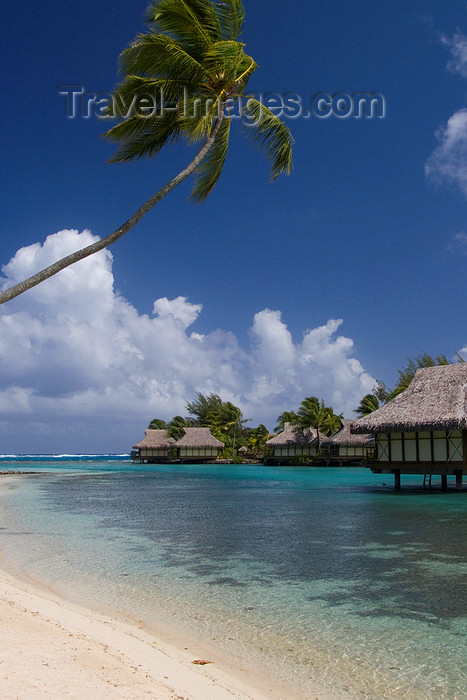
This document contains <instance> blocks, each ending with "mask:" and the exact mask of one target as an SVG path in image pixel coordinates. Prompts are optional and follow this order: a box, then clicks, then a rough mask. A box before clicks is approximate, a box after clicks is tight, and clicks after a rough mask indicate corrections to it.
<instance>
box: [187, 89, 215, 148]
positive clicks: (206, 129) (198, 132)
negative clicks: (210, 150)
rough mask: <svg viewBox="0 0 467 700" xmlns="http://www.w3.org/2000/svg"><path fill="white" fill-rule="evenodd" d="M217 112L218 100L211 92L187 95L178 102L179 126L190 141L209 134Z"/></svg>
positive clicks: (194, 141)
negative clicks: (186, 97)
mask: <svg viewBox="0 0 467 700" xmlns="http://www.w3.org/2000/svg"><path fill="white" fill-rule="evenodd" d="M218 114H219V101H218V99H217V98H216V96H215V95H213V94H211V93H208V94H199V95H196V96H194V97H192V96H188V99H186V100H181V101H180V103H179V120H180V127H181V130H182V131H183V133H184V135H185V136H186V137H187V139H188V141H189V142H190V143H197V142H198V141H202V140H205V139H206V138H207V137H208V136H209V134H210V133H211V129H212V127H213V124H214V120H215V119H216V118H217V116H218Z"/></svg>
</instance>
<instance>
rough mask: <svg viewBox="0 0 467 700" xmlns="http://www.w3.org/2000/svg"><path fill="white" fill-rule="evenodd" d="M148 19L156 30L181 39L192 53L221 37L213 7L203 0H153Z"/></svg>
mask: <svg viewBox="0 0 467 700" xmlns="http://www.w3.org/2000/svg"><path fill="white" fill-rule="evenodd" d="M148 18H149V19H150V21H152V22H154V23H155V25H156V27H157V29H158V30H159V31H162V32H164V33H167V34H169V35H170V36H172V37H174V38H175V39H177V40H179V41H181V42H183V44H185V45H186V47H190V48H191V49H194V50H195V51H196V52H197V51H201V53H202V52H203V50H205V49H206V48H207V47H208V46H209V44H210V43H212V41H213V40H214V41H216V40H217V39H220V38H221V27H220V23H219V20H218V18H217V15H216V13H215V12H214V8H213V7H212V5H211V3H210V2H208V1H207V0H156V2H154V3H153V4H152V5H151V6H150V9H149V12H148Z"/></svg>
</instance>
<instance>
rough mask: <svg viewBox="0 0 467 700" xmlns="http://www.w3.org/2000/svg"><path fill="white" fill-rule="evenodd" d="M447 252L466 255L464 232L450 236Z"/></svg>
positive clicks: (466, 242)
mask: <svg viewBox="0 0 467 700" xmlns="http://www.w3.org/2000/svg"><path fill="white" fill-rule="evenodd" d="M448 250H450V251H451V252H453V253H458V252H461V253H464V255H467V233H465V231H460V233H456V234H455V235H454V236H452V238H451V240H450V242H449V243H448Z"/></svg>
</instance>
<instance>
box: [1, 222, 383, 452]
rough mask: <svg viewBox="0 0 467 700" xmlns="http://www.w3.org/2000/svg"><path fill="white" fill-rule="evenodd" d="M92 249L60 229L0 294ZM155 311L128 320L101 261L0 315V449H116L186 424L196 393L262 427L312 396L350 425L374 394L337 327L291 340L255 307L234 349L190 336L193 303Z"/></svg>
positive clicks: (31, 253) (25, 253) (9, 276)
mask: <svg viewBox="0 0 467 700" xmlns="http://www.w3.org/2000/svg"><path fill="white" fill-rule="evenodd" d="M93 240H95V236H93V235H92V234H91V233H90V232H89V231H83V232H81V233H78V232H77V231H70V230H64V231H60V232H59V233H56V234H54V235H51V236H49V237H48V238H47V239H46V241H45V242H44V244H43V245H39V244H35V245H32V246H28V247H27V248H22V249H21V250H19V251H18V252H17V254H16V255H15V256H14V258H13V259H12V260H11V261H10V262H9V263H8V264H7V265H6V266H5V267H4V268H3V273H4V275H5V278H4V280H2V286H3V287H4V288H5V287H8V286H11V284H14V283H15V282H18V281H20V280H21V279H23V278H24V277H26V276H28V275H30V274H32V273H34V272H35V271H37V270H38V269H39V268H41V267H43V266H46V265H49V264H50V263H51V262H52V261H53V260H55V259H57V258H58V257H63V256H64V255H66V254H68V253H69V252H71V251H72V250H76V249H77V248H80V247H82V246H84V245H88V244H89V243H91V242H92V241H93ZM153 311H154V312H153V315H152V316H149V315H147V314H140V313H138V311H137V310H136V309H135V308H134V307H133V306H132V305H131V304H130V303H129V302H128V301H127V300H126V299H124V298H123V297H122V296H121V295H119V294H118V292H116V291H115V288H114V278H113V273H112V255H111V254H110V252H109V251H101V252H100V253H98V254H96V255H94V256H91V257H89V258H86V259H85V260H82V261H80V262H79V263H76V264H75V265H73V266H71V267H69V268H67V269H66V270H63V271H62V272H60V273H59V274H58V275H56V276H55V277H52V278H50V279H49V280H47V281H46V282H44V283H43V284H41V285H39V286H37V287H35V288H34V289H32V290H30V291H28V292H26V293H25V294H23V295H22V296H20V297H18V298H17V299H15V300H13V301H12V302H10V303H8V304H5V305H4V306H2V307H0V362H1V366H2V371H1V373H0V442H1V444H2V445H3V448H2V450H1V451H2V452H6V451H8V452H11V451H13V452H15V451H16V452H20V451H21V452H24V451H38V452H54V451H57V450H59V451H72V452H73V451H78V452H82V451H126V450H128V449H129V448H131V445H132V443H133V442H136V441H137V440H138V439H140V437H141V436H142V434H143V430H144V428H145V427H146V426H147V424H148V422H149V420H150V419H152V418H155V417H161V418H165V419H168V418H171V417H172V416H173V415H176V414H182V415H184V414H185V413H186V410H185V402H186V401H189V400H192V399H193V398H194V396H195V394H196V392H198V391H200V392H202V393H210V392H215V393H218V394H220V395H221V396H222V398H223V399H224V400H231V401H233V402H234V403H236V404H237V405H239V406H240V407H241V408H242V410H243V412H244V415H245V416H246V417H247V418H251V419H252V423H251V424H252V425H255V424H257V423H259V422H262V423H265V424H266V425H268V427H270V428H272V427H273V426H274V424H275V421H276V418H277V416H278V415H279V413H281V412H282V411H284V410H293V409H296V408H297V407H298V405H299V403H300V401H301V400H302V399H303V398H305V397H306V396H311V395H317V396H320V397H321V396H322V397H323V398H325V400H326V401H327V402H328V403H331V404H332V405H333V406H334V408H335V410H336V411H339V412H340V411H343V412H344V414H346V415H348V416H352V412H353V409H354V407H355V406H356V405H357V404H358V402H359V400H360V399H361V397H362V396H363V395H364V394H366V393H368V392H369V391H371V389H372V388H373V386H374V384H375V380H374V378H373V377H371V376H370V375H369V374H368V373H367V372H365V371H364V369H363V367H362V366H361V364H360V362H359V361H358V360H357V359H356V358H355V357H354V356H353V355H354V345H353V341H352V340H351V339H350V338H347V337H344V336H342V335H338V334H337V331H338V330H339V328H340V326H341V325H342V320H338V319H337V320H334V319H331V320H329V321H328V322H327V323H325V324H324V325H322V326H320V327H318V328H313V329H311V330H306V331H305V332H304V334H303V338H302V339H301V340H300V341H299V342H296V341H294V339H293V338H292V334H291V333H290V331H289V330H288V328H287V325H286V323H285V322H284V320H283V319H282V317H281V313H280V311H277V310H270V309H264V310H262V311H259V312H258V313H256V314H255V316H254V319H253V324H252V327H251V329H250V343H249V344H248V346H247V347H245V348H243V347H241V346H240V345H239V342H238V340H237V338H236V336H235V335H234V334H233V333H231V332H229V331H228V330H216V331H213V332H211V333H207V334H204V335H201V334H199V333H197V332H196V331H192V329H191V326H192V325H193V324H195V323H196V319H197V318H198V316H199V314H200V313H201V311H202V305H201V304H194V303H191V302H189V301H188V300H187V299H186V298H185V297H181V296H179V297H177V298H176V299H172V300H170V299H167V298H166V297H163V298H161V299H157V300H156V301H155V302H154V309H153Z"/></svg>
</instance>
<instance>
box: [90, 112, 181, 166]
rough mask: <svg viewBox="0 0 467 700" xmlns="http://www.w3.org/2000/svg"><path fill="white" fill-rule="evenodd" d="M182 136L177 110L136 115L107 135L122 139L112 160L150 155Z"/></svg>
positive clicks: (111, 139) (123, 160) (111, 137)
mask: <svg viewBox="0 0 467 700" xmlns="http://www.w3.org/2000/svg"><path fill="white" fill-rule="evenodd" d="M179 137H180V124H179V121H178V114H177V112H169V111H167V112H164V113H163V114H162V115H161V114H158V115H156V116H154V117H142V116H134V117H130V118H129V119H126V120H125V121H123V122H121V123H120V124H117V125H116V126H114V127H112V129H110V130H109V131H107V133H106V134H104V138H107V139H108V140H109V141H120V142H121V143H120V146H119V148H118V150H117V151H116V153H114V155H113V156H112V157H111V158H110V160H109V162H110V163H117V162H126V161H129V160H132V159H133V158H143V157H144V156H146V157H148V158H151V157H152V156H154V155H156V154H157V153H159V151H160V150H161V148H163V147H164V146H165V145H166V144H167V143H171V142H174V141H177V140H178V139H179Z"/></svg>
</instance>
